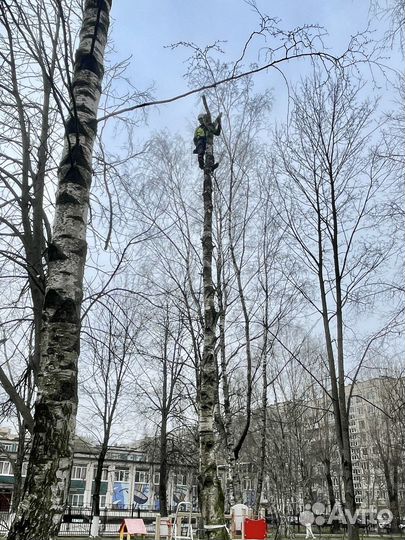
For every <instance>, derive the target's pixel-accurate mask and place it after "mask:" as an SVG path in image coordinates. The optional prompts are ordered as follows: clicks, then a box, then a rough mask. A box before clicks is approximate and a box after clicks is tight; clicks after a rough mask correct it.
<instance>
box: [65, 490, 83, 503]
mask: <svg viewBox="0 0 405 540" xmlns="http://www.w3.org/2000/svg"><path fill="white" fill-rule="evenodd" d="M83 499H84V495H83V494H79V493H72V494H70V495H69V499H68V504H69V506H83Z"/></svg>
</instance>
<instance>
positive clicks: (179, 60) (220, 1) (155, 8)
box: [112, 0, 400, 131]
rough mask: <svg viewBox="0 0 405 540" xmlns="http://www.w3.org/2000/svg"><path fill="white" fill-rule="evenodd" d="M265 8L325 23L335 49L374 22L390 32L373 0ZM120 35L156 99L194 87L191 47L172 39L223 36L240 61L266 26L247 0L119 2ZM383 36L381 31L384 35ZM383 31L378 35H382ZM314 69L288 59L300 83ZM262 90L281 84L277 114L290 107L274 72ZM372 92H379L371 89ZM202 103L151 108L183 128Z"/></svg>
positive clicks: (204, 41) (156, 123) (292, 23)
mask: <svg viewBox="0 0 405 540" xmlns="http://www.w3.org/2000/svg"><path fill="white" fill-rule="evenodd" d="M257 5H258V7H259V9H260V10H261V11H262V13H264V14H267V15H270V16H272V17H277V18H279V19H281V22H280V27H282V28H284V29H293V28H295V27H297V26H301V25H304V24H319V25H321V26H323V27H325V29H326V30H327V31H328V33H329V36H328V37H327V38H326V40H325V42H326V45H327V46H328V48H329V51H330V52H331V53H335V54H340V53H342V52H343V51H344V50H345V48H346V47H347V44H348V42H349V40H350V36H351V35H353V34H356V33H357V32H362V31H364V30H365V29H366V28H367V26H368V24H369V23H370V20H371V26H372V27H373V28H378V32H379V33H380V35H381V33H382V30H383V29H384V21H383V22H381V21H376V20H375V19H373V17H372V14H371V13H370V1H369V0H328V1H326V0H273V1H271V2H269V1H268V0H267V1H266V0H258V2H257ZM112 15H113V19H114V23H113V32H112V37H113V40H114V43H115V49H116V51H117V57H118V58H124V57H126V56H129V55H132V59H133V60H132V63H131V68H130V76H131V79H132V81H133V82H134V84H135V85H136V86H137V88H139V89H141V90H142V89H145V88H148V87H150V86H152V85H154V97H155V98H157V99H161V98H167V97H171V96H174V95H177V94H179V93H182V92H183V91H185V90H186V89H187V82H186V81H185V80H184V78H183V77H182V76H183V74H184V73H185V71H186V64H185V60H186V59H187V57H188V56H189V55H190V52H189V51H187V50H185V49H183V48H178V49H175V50H171V49H170V48H166V47H167V46H168V45H170V44H173V43H176V42H179V41H185V42H191V41H192V42H194V43H196V44H197V45H199V46H201V47H204V46H206V45H208V44H212V43H213V42H214V41H216V40H220V41H225V42H226V43H223V44H222V46H223V48H224V51H225V54H224V56H223V58H224V60H228V61H232V60H235V59H237V58H238V57H239V56H240V54H241V51H242V48H243V45H244V43H245V41H246V40H247V38H248V37H249V35H250V34H251V32H253V31H254V30H257V29H258V24H259V19H258V16H257V14H256V13H255V12H254V10H253V9H252V8H251V7H250V6H249V5H247V4H246V3H245V2H244V1H243V0H205V1H204V2H197V1H195V0H194V1H193V0H117V1H116V2H114V4H113V10H112ZM377 34H378V33H377ZM377 34H375V36H377ZM264 45H265V43H264V42H263V40H262V39H261V38H259V39H258V40H257V41H256V45H255V46H253V47H252V49H251V55H250V57H249V60H251V61H258V56H257V54H258V50H259V46H264ZM390 56H392V58H388V59H387V62H388V63H389V64H392V65H396V66H397V67H399V61H400V60H399V58H400V56H399V54H397V53H392V54H391V53H390ZM307 68H308V66H306V65H305V64H304V63H303V62H301V61H297V60H295V61H292V62H290V63H289V65H283V71H284V72H285V74H286V76H287V78H288V80H289V81H290V82H294V80H295V81H297V80H299V78H300V76H302V75H304V74H305V70H306V69H307ZM255 84H256V87H257V89H258V90H261V89H264V88H273V89H274V97H275V102H274V115H275V116H276V117H278V118H280V116H281V117H282V116H284V117H285V114H286V111H287V106H286V105H287V101H286V95H287V92H286V87H285V83H284V82H283V81H282V78H281V76H280V75H279V74H277V72H275V71H274V70H272V71H270V72H267V73H262V74H260V75H258V76H256V77H255ZM370 91H374V90H372V89H371V88H370ZM199 109H200V105H199V102H198V98H196V96H192V97H189V98H186V99H184V100H182V101H181V102H178V103H176V104H171V105H165V106H161V107H160V108H159V109H158V110H157V109H155V110H153V111H152V110H151V111H150V113H149V124H150V126H151V128H152V129H157V130H160V129H162V128H164V127H167V128H169V129H171V130H173V129H174V130H175V131H184V130H185V129H186V130H191V126H192V125H193V124H194V121H195V116H196V114H198V112H199Z"/></svg>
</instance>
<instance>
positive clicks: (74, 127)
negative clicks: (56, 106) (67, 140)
mask: <svg viewBox="0 0 405 540" xmlns="http://www.w3.org/2000/svg"><path fill="white" fill-rule="evenodd" d="M72 133H78V134H81V135H86V134H87V132H86V128H85V126H84V125H83V124H82V122H80V120H79V119H78V118H75V117H74V116H71V117H70V118H69V120H68V121H67V123H66V134H67V135H70V134H72Z"/></svg>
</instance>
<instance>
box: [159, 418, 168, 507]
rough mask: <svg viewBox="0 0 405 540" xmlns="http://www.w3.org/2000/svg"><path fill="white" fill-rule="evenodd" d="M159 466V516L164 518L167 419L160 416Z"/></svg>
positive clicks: (165, 503)
mask: <svg viewBox="0 0 405 540" xmlns="http://www.w3.org/2000/svg"><path fill="white" fill-rule="evenodd" d="M159 454H160V465H159V473H160V474H159V502H160V515H161V516H163V517H166V516H167V515H168V514H169V513H168V509H167V478H168V467H167V418H166V416H165V415H162V425H161V427H160V448H159Z"/></svg>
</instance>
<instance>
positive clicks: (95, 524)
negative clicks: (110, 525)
mask: <svg viewBox="0 0 405 540" xmlns="http://www.w3.org/2000/svg"><path fill="white" fill-rule="evenodd" d="M109 437H110V435H109V434H108V435H107V437H105V438H104V441H103V444H102V445H101V450H100V453H99V455H98V459H97V469H96V476H95V478H94V491H93V495H92V497H91V499H92V510H93V516H92V522H91V531H90V536H91V537H95V536H98V532H99V525H100V491H101V480H102V476H103V467H104V461H105V456H106V455H107V450H108V439H109Z"/></svg>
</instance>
